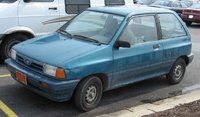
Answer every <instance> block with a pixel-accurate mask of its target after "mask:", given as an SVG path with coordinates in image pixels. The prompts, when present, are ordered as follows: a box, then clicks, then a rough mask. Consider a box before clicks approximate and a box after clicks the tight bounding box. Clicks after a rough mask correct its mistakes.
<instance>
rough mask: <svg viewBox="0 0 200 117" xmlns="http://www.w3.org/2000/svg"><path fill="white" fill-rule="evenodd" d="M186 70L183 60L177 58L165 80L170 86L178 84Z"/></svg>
mask: <svg viewBox="0 0 200 117" xmlns="http://www.w3.org/2000/svg"><path fill="white" fill-rule="evenodd" d="M185 69H186V63H185V60H184V59H182V58H179V59H178V60H177V61H176V62H175V63H174V65H173V66H172V68H171V70H170V72H169V73H168V74H167V80H168V82H169V83H170V84H178V83H179V82H180V81H181V80H182V79H183V77H184V74H185Z"/></svg>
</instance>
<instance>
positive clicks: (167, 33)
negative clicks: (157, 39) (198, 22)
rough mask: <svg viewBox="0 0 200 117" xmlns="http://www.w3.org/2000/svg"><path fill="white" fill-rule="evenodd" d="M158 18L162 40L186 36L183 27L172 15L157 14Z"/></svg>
mask: <svg viewBox="0 0 200 117" xmlns="http://www.w3.org/2000/svg"><path fill="white" fill-rule="evenodd" d="M158 16H159V20H160V25H161V31H162V38H163V39H169V38H174V37H180V36H185V35H187V34H186V32H185V30H184V28H183V26H182V25H181V23H180V22H179V20H178V19H177V18H176V17H175V16H174V15H173V14H159V15H158Z"/></svg>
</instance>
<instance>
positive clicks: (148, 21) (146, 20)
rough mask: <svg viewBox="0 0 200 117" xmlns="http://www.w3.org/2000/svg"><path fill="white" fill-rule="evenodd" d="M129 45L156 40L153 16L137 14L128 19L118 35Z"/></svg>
mask: <svg viewBox="0 0 200 117" xmlns="http://www.w3.org/2000/svg"><path fill="white" fill-rule="evenodd" d="M120 40H121V41H126V42H129V43H130V44H131V45H135V44H138V43H145V42H150V41H156V40H158V36H157V26H156V21H155V17H154V16H139V17H134V18H133V19H131V20H130V22H129V23H128V25H127V26H126V28H125V30H124V32H123V33H122V35H121V37H120Z"/></svg>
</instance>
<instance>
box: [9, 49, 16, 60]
mask: <svg viewBox="0 0 200 117" xmlns="http://www.w3.org/2000/svg"><path fill="white" fill-rule="evenodd" d="M16 55H17V52H16V51H15V50H14V49H11V52H10V57H11V58H12V59H14V60H16V57H17V56H16Z"/></svg>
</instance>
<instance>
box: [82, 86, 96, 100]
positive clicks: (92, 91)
mask: <svg viewBox="0 0 200 117" xmlns="http://www.w3.org/2000/svg"><path fill="white" fill-rule="evenodd" d="M96 96H97V88H96V87H95V86H94V85H90V86H89V87H88V89H87V91H86V96H85V99H86V102H88V103H91V102H93V101H94V100H95V98H96Z"/></svg>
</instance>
